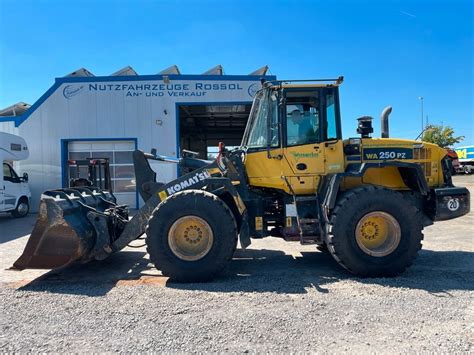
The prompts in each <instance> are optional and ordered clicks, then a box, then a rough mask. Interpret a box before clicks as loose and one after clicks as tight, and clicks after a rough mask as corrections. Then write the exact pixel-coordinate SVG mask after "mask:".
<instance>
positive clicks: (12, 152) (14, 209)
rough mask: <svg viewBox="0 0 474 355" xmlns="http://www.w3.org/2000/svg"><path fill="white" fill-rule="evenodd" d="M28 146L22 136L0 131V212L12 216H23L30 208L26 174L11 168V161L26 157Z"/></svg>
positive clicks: (29, 193)
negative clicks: (20, 174) (8, 213)
mask: <svg viewBox="0 0 474 355" xmlns="http://www.w3.org/2000/svg"><path fill="white" fill-rule="evenodd" d="M28 156H29V151H28V146H27V145H26V142H25V140H24V139H23V138H21V137H19V136H16V135H14V134H9V133H5V132H0V162H1V163H2V169H0V212H10V213H11V214H12V216H13V217H17V218H18V217H24V216H26V215H27V214H28V211H29V210H30V198H31V192H30V188H29V187H28V174H26V173H24V174H23V176H21V177H20V176H18V174H17V173H16V172H15V170H14V169H13V162H14V161H17V160H24V159H27V158H28Z"/></svg>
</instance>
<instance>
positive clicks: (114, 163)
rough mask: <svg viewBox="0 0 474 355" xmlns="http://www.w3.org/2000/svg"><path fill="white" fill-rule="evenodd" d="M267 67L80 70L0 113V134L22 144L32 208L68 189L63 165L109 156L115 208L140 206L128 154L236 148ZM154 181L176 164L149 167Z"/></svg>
mask: <svg viewBox="0 0 474 355" xmlns="http://www.w3.org/2000/svg"><path fill="white" fill-rule="evenodd" d="M266 71H267V67H266V66H265V67H263V68H261V69H259V70H257V71H255V72H253V73H251V74H250V75H224V74H223V70H222V67H221V66H220V65H219V66H217V67H214V68H212V69H211V70H209V71H207V72H206V73H204V74H202V75H182V74H181V73H180V71H179V69H178V68H177V67H176V66H172V67H170V68H168V69H165V70H164V71H162V72H160V73H159V74H157V75H138V74H137V73H136V72H135V70H133V68H131V67H125V68H123V69H121V70H119V71H117V72H116V73H114V74H112V75H110V76H94V75H93V74H92V73H90V72H89V71H88V70H87V69H84V68H81V69H79V70H76V71H75V72H73V73H71V74H69V75H67V76H65V77H61V78H56V80H55V82H54V84H53V85H52V86H51V87H50V88H49V89H48V90H47V91H46V92H45V93H44V94H43V95H42V96H41V97H40V98H39V99H38V101H36V102H35V103H34V104H33V105H31V107H30V106H28V105H26V104H24V103H19V104H17V105H13V106H11V107H9V108H6V109H4V110H1V111H0V130H1V131H6V132H10V133H15V134H18V135H20V136H22V137H23V138H25V140H26V141H27V143H28V145H29V147H30V158H29V159H28V160H26V161H24V162H21V165H20V167H19V168H20V170H21V171H22V172H23V171H24V172H28V174H29V177H30V180H29V181H30V187H31V190H32V196H33V198H32V209H33V210H35V209H36V208H37V206H38V202H39V198H40V195H41V192H42V191H45V190H47V189H54V188H58V187H66V186H67V183H68V181H69V178H70V177H72V174H73V173H74V172H73V170H74V169H72V170H71V171H69V169H68V160H69V159H71V160H74V159H82V158H87V157H97V158H99V157H100V158H104V157H105V158H109V159H110V163H111V168H112V172H111V175H112V182H113V186H114V192H115V194H116V196H117V198H118V200H119V202H120V203H126V204H128V205H129V206H131V207H136V206H138V205H139V197H138V194H137V191H136V188H135V179H134V171H133V164H132V152H133V150H135V149H137V148H138V149H142V150H144V151H150V150H151V149H152V148H156V149H157V151H158V152H159V153H160V154H162V155H167V156H173V157H177V156H178V155H179V152H180V150H181V149H188V150H193V151H197V152H199V153H200V156H201V157H204V158H205V157H206V156H207V155H208V154H212V152H213V151H214V152H215V149H216V147H217V145H218V142H219V141H224V142H226V144H227V145H230V146H232V145H238V144H239V143H240V139H241V137H242V134H243V131H244V128H245V124H246V121H247V118H248V114H249V112H250V107H251V103H252V99H253V96H254V94H255V92H256V91H257V90H258V89H259V88H260V87H261V79H262V78H265V79H266V80H274V79H275V77H274V76H266ZM153 168H154V169H155V171H156V172H157V179H158V180H159V181H170V180H171V179H174V178H175V177H176V175H177V167H176V165H174V164H170V163H158V162H154V164H153Z"/></svg>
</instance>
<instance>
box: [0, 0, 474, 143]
mask: <svg viewBox="0 0 474 355" xmlns="http://www.w3.org/2000/svg"><path fill="white" fill-rule="evenodd" d="M473 4H474V1H471V0H451V1H437V0H434V1H428V0H423V1H420V0H417V1H392V0H386V1H362V0H361V1H355V0H352V1H348V0H342V1H341V0H339V1H330V0H325V1H319V0H313V1H279V0H271V1H257V0H254V1H246V0H241V1H224V0H221V1H207V0H199V1H150V0H149V1H143V0H141V1H140V0H135V1H132V0H129V1H125V0H122V1H105V0H104V1H100V0H95V1H92V0H91V1H85V0H83V1H74V0H68V1H64V0H62V1H57V0H34V1H26V0H0V108H4V107H7V106H9V105H12V104H14V103H16V102H19V101H24V102H27V103H30V104H33V103H34V102H35V101H36V100H37V99H38V98H39V97H40V96H41V95H42V94H43V93H44V92H45V91H46V90H47V89H48V88H49V87H50V86H51V85H52V84H53V83H54V78H56V77H61V76H64V75H66V74H68V73H70V72H72V71H74V70H76V69H78V68H80V67H85V68H87V69H88V70H89V71H90V72H92V73H93V74H95V75H109V74H111V73H113V72H115V71H116V70H118V69H120V68H122V67H124V66H126V65H131V66H132V67H133V68H134V69H135V70H136V71H137V72H138V73H139V74H156V73H158V72H159V71H161V70H162V69H164V68H167V67H169V66H170V65H173V64H177V65H178V66H179V68H180V70H181V72H182V73H183V74H201V73H203V72H205V71H206V70H208V69H209V68H211V67H213V66H215V65H217V64H221V65H222V66H223V67H224V71H225V74H236V75H239V74H248V73H250V72H252V71H254V70H255V69H257V68H259V67H262V66H263V65H268V66H269V67H270V73H271V74H274V75H277V77H278V78H279V79H315V78H334V77H338V76H339V75H344V78H345V81H344V83H343V84H342V86H341V88H340V100H341V113H342V121H343V134H344V137H349V136H357V134H356V132H355V130H356V119H357V118H358V117H360V116H365V115H369V116H372V117H374V118H375V120H374V128H375V132H374V135H375V136H379V135H380V122H379V116H380V113H381V111H382V110H383V108H384V107H386V106H387V105H391V106H392V107H393V112H392V115H391V116H390V135H391V137H400V138H409V139H414V138H415V137H416V136H417V135H418V134H419V133H420V131H421V100H420V99H419V97H423V106H424V107H423V108H424V117H423V119H424V120H425V122H426V119H428V121H429V123H432V124H443V125H449V126H451V127H453V128H454V130H455V133H456V135H463V136H465V140H464V141H463V142H462V144H461V145H468V144H474V123H473V122H474V118H473V101H474V100H473V82H474V79H473V69H474V68H473V67H474V62H473V47H474V40H473V27H474V23H473V12H474V8H473V6H474V5H473Z"/></svg>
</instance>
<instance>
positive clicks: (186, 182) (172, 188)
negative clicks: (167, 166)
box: [166, 171, 211, 195]
mask: <svg viewBox="0 0 474 355" xmlns="http://www.w3.org/2000/svg"><path fill="white" fill-rule="evenodd" d="M210 177H211V175H210V174H209V173H208V172H207V171H203V172H200V173H197V174H196V175H194V176H193V177H190V178H189V179H186V180H184V181H181V182H179V183H177V184H174V185H173V186H170V187H168V188H167V189H166V191H167V192H168V195H172V194H174V193H176V192H179V191H181V190H186V189H187V188H189V187H191V186H193V185H195V184H197V183H198V182H200V181H203V180H205V179H207V178H210Z"/></svg>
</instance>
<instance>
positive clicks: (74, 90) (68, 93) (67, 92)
mask: <svg viewBox="0 0 474 355" xmlns="http://www.w3.org/2000/svg"><path fill="white" fill-rule="evenodd" d="M82 89H84V86H82V85H81V86H79V87H75V86H74V85H66V86H65V87H64V89H63V96H64V97H65V98H66V99H68V100H70V99H71V98H72V97H73V96H76V95H77V94H79V93H80V92H81V91H82Z"/></svg>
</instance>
